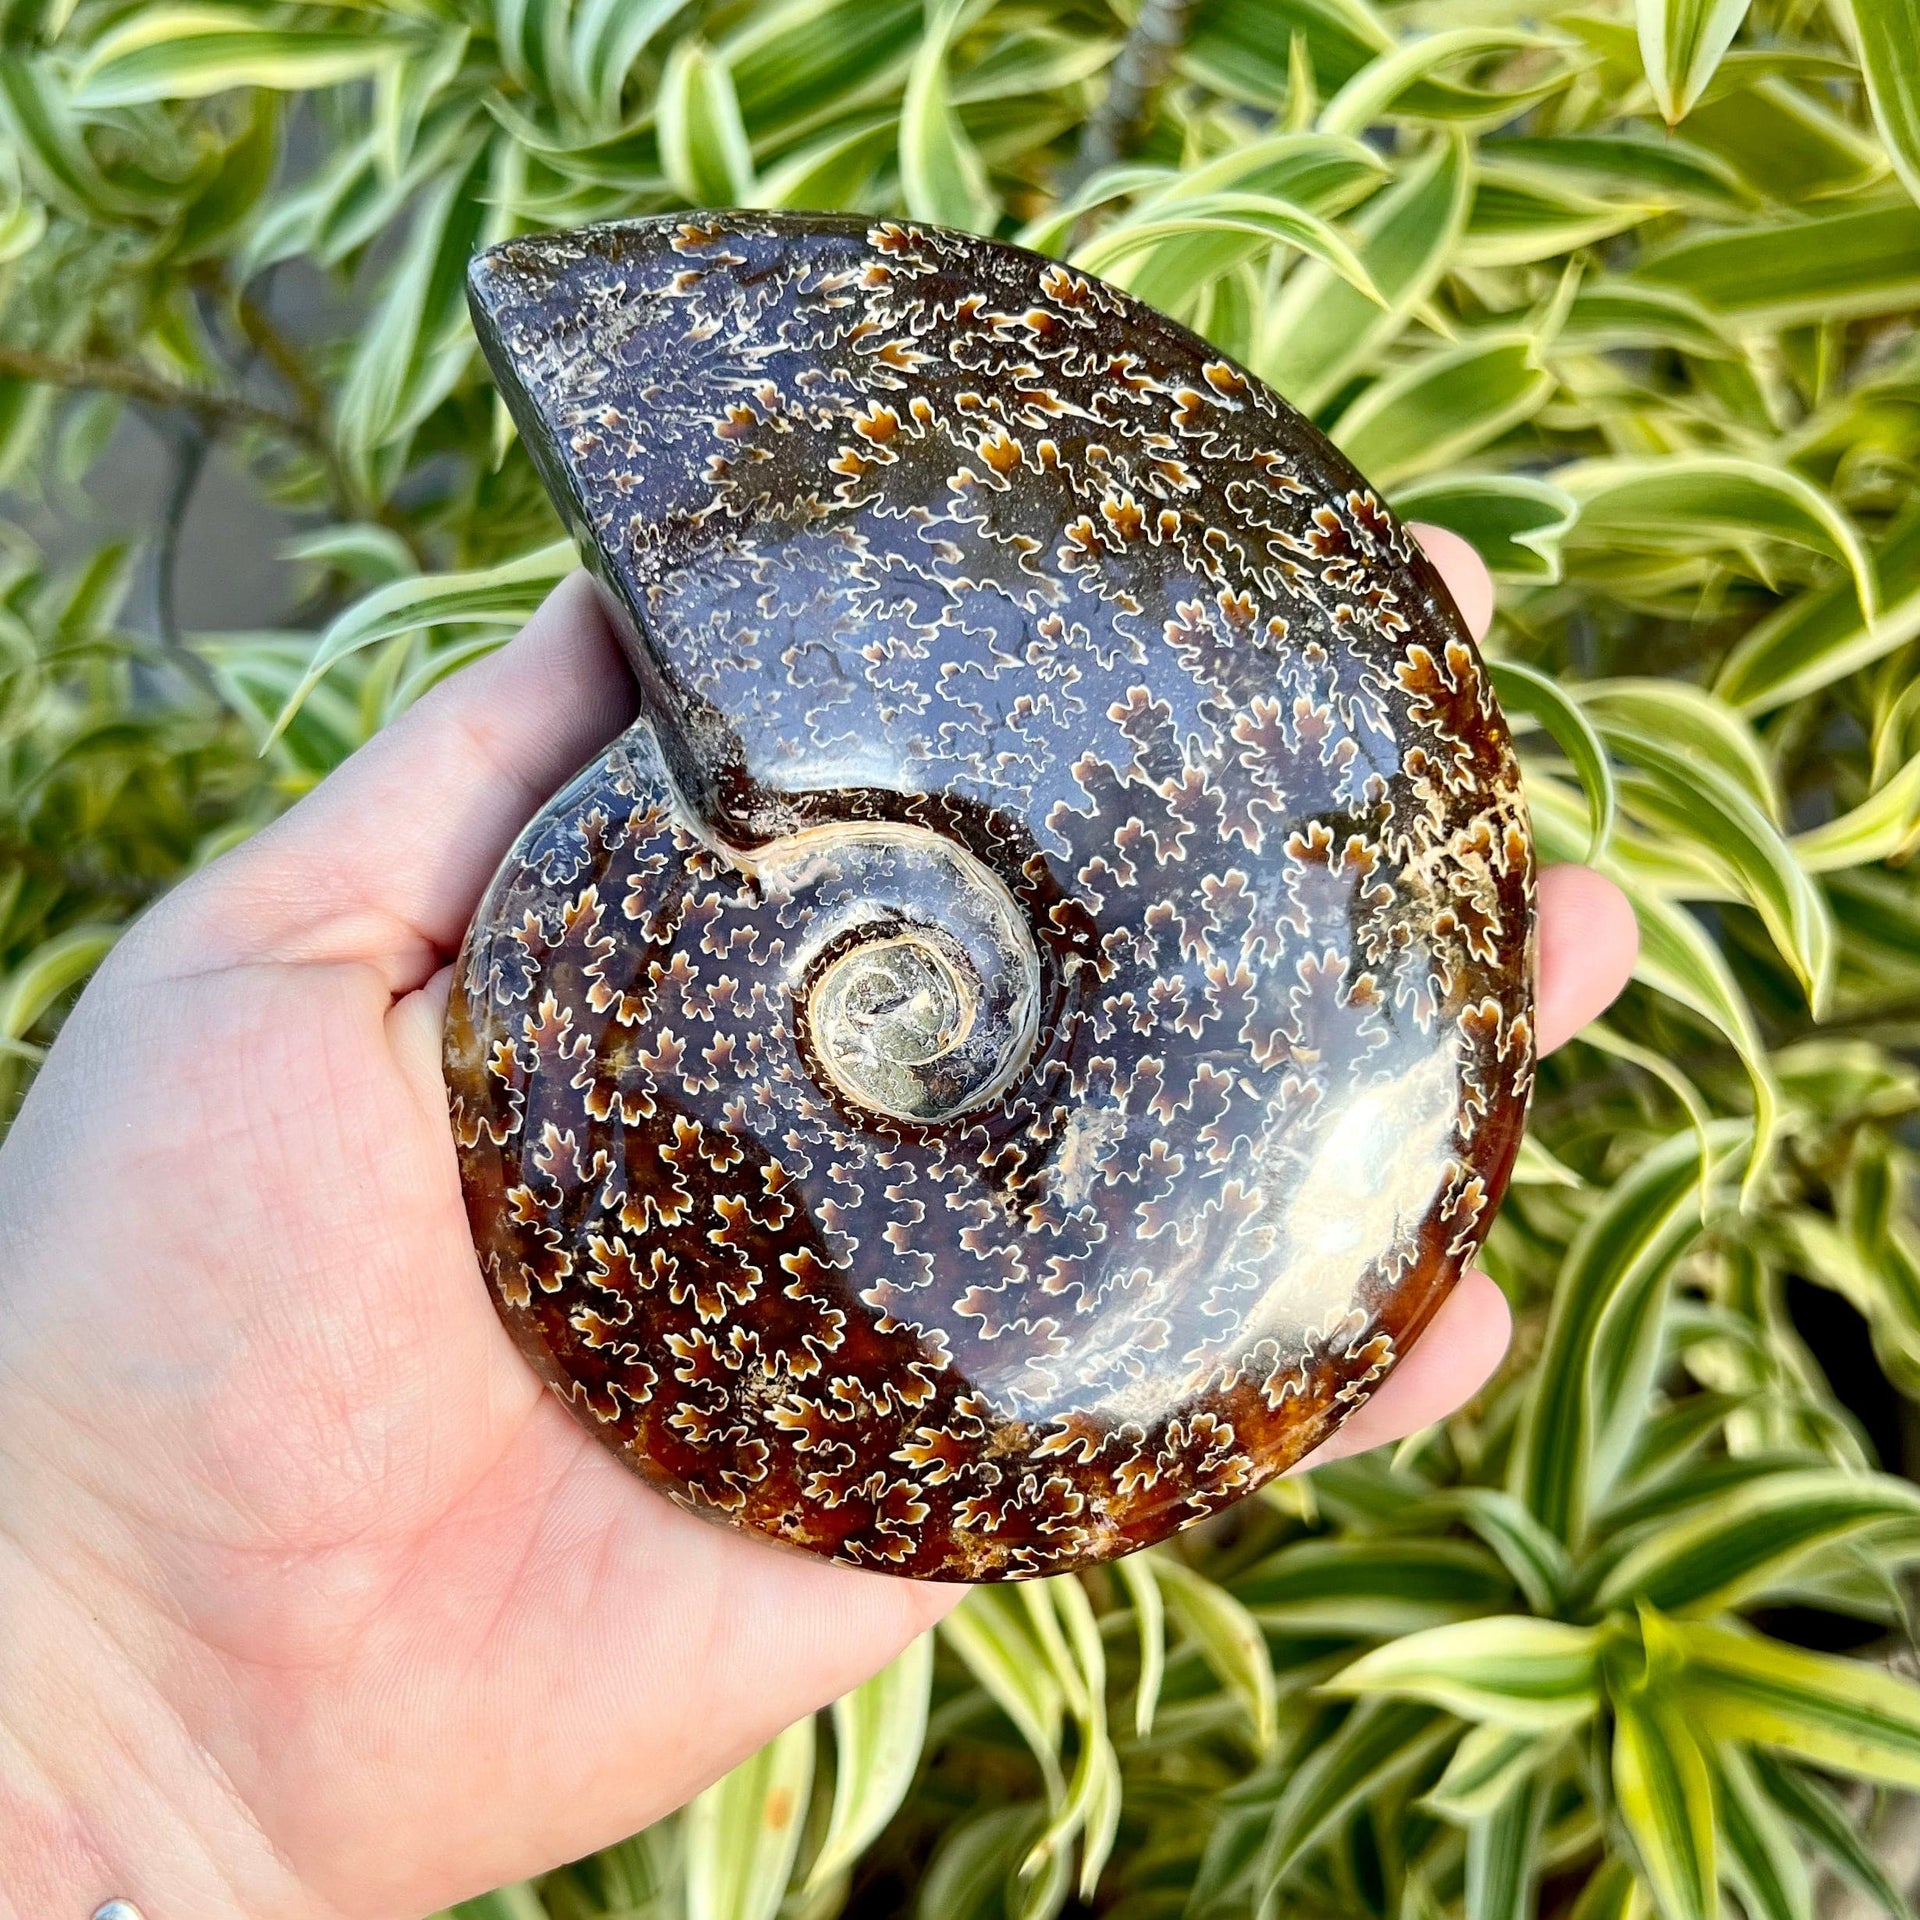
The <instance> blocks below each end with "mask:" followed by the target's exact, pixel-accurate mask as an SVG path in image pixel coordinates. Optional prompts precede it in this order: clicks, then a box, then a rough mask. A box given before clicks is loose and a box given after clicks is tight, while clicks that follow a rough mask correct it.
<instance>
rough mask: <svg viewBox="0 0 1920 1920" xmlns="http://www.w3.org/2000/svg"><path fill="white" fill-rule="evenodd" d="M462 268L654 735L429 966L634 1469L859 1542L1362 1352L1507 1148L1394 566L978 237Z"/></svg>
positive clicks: (1133, 1466)
mask: <svg viewBox="0 0 1920 1920" xmlns="http://www.w3.org/2000/svg"><path fill="white" fill-rule="evenodd" d="M471 286H472V294H473V305H474V310H475V315H476V319H477V321H478V324H479V326H480V331H481V337H482V340H483V342H484V344H485V346H486V350H487V353H488V356H489V358H490V360H491V362H492V364H493V366H494V369H495V371H496V375H497V377H498V379H499V381H500V384H501V386H502V390H503V391H504V392H505V394H506V395H507V397H508V401H509V404H510V405H511V406H512V408H513V410H514V413H515V416H516V418H517V420H518V422H519V425H520V428H521V432H522V434H523V436H524V438H525V439H526V441H527V443H528V445H529V447H530V448H531V449H532V450H533V452H534V454H535V457H536V459H537V460H538V461H539V463H540V466H541V469H542V472H543V474H544V476H545V478H546V480H547V483H548V485H549V487H550V488H551V489H552V491H553V492H554V495H555V498H556V499H557V500H558V501H559V502H561V504H562V506H563V508H564V511H565V512H566V514H567V516H568V519H569V521H570V523H571V524H572V526H573V527H574V529H575V532H576V534H577V535H578V537H579V538H580V540H581V543H582V548H583V551H585V552H587V553H588V554H589V556H590V558H591V559H592V560H593V563H594V564H595V566H596V570H597V571H598V572H599V573H600V575H601V577H602V580H603V583H604V584H605V586H606V587H607V589H608V592H609V595H610V599H611V601H612V602H613V603H614V605H615V608H616V612H617V614H618V617H619V619H620V621H621V624H622V625H623V626H624V627H625V628H626V640H627V644H628V650H629V653H630V656H631V658H632V661H633V665H634V669H635V672H636V675H637V677H638V679H639V682H640V686H641V696H642V708H643V713H642V718H641V720H640V721H639V722H638V723H637V724H636V725H635V726H634V728H633V729H632V730H631V731H630V732H629V733H627V734H626V735H625V736H624V737H623V738H622V739H621V740H620V741H619V742H617V743H616V744H615V745H614V746H613V747H612V748H611V749H610V750H609V751H608V752H607V753H606V755H605V756H604V757H602V758H601V759H599V760H598V761H596V762H595V763H594V764H593V765H592V766H590V767H588V768H587V769H586V770H585V771H584V772H583V773H582V774H581V775H580V776H579V777H578V778H577V779H576V780H575V781H574V782H573V783H572V784H571V785H570V786H569V787H568V788H567V789H566V790H565V791H564V792H562V793H561V794H559V795H558V796H556V797H555V799H554V800H553V802H552V803H551V804H550V805H549V806H548V808H547V809H546V810H545V811H544V812H543V813H542V814H541V816H540V817H539V818H538V819H537V820H536V821H535V822H534V823H533V824H532V825H531V826H530V827H529V828H528V829H527V831H526V833H525V835H524V836H523V837H522V839H521V841H520V843H519V844H518V846H517V847H516V848H515V849H514V851H513V853H512V854H511V856H510V857H509V859H508V860H507V862H506V864H505V866H504V868H503V869H502V871H501V873H500V875H499V877H498V878H497V880H496V881H495V882H494V884H493V886H492V888H491V890H490V892H489V894H488V896H487V898H486V900H485V902H484V903H483V905H482V907H481V910H480V914H479V916H478V918H477V920H476V922H475V925H474V928H473V931H472V933H471V935H470V937H469V940H468V944H467V948H466V951H465V954H464V957H463V960H462V964H461V968H460V972H459V977H458V981H457V986H456V991H455V994H454V996H453V1001H452V1007H451V1011H450V1015H449V1025H448V1036H447V1070H448V1078H449V1084H450V1089H451V1097H452V1109H453V1117H454V1125H455V1130H456V1134H457V1137H458V1141H459V1147H460V1155H461V1164H462V1170H463V1176H464V1180H465V1185H466V1193H467V1200H468V1206H469V1211H470V1214H471V1219H472V1224H473V1230H474V1235H475V1240H476V1244H477V1246H478V1248H479V1250H480V1254H481V1258H482V1264H483V1267H484V1269H485V1272H486V1276H487V1279H488V1281H489V1283H490V1284H491V1286H492V1287H493V1289H494V1292H495V1294H496V1297H497V1300H498V1304H499V1307H500V1311H501V1313H502V1315H503V1316H504V1318H505V1320H506V1323H507V1325H508V1327H509V1328H510V1329H511V1330H512V1332H513V1334H514V1336H515V1338H516V1339H517V1341H518V1342H519V1344H520V1346H521V1348H522V1349H523V1351H524V1352H525V1353H526V1354H527V1355H528V1357H529V1359H530V1360H531V1361H532V1363H533V1364H534V1365H535V1367H537V1368H538V1369H539V1371H540V1372H541V1373H542V1374H543V1376H544V1377H545V1378H546V1379H547V1380H548V1381H549V1382H550V1383H551V1384H552V1385H553V1386H554V1387H555V1388H556V1390H558V1391H559V1392H560V1393H561V1394H562V1395H563V1397H565V1398H566V1399H567V1400H568V1402H569V1403H570V1405H571V1406H572V1408H573V1410H574V1411H575V1413H576V1415H577V1416H578V1418H579V1419H580V1420H581V1421H582V1422H583V1423H584V1424H585V1425H586V1426H587V1427H589V1428H590V1429H591V1430H592V1431H593V1432H595V1433H596V1434H597V1435H598V1436H599V1437H600V1438H601V1439H602V1440H603V1441H605V1442H606V1444H607V1445H609V1446H610V1447H613V1448H615V1449H617V1450H618V1451H619V1452H620V1453H621V1454H622V1456H623V1457H624V1458H625V1459H626V1460H627V1461H628V1462H629V1463H630V1464H631V1465H632V1466H633V1467H634V1468H635V1469H636V1470H638V1471H639V1472H640V1473H642V1474H644V1475H645V1476H646V1477H647V1478H648V1479H649V1480H650V1481H652V1482H654V1483H655V1484H656V1485H657V1486H659V1487H660V1488H661V1489H662V1490H663V1491H665V1492H666V1493H667V1494H668V1495H670V1496H671V1497H672V1498H674V1499H676V1500H678V1501H680V1502H682V1503H684V1504H686V1505H688V1506H690V1507H693V1508H695V1509H696V1510H699V1511H701V1512H704V1513H708V1514H711V1515H713V1516H715V1517H718V1518H722V1519H725V1520H729V1521H731V1522H733V1523H735V1524H737V1525H740V1526H743V1527H747V1528H752V1529H756V1530H758V1531H760V1532H762V1533H764V1534H767V1535H769V1536H772V1537H774V1538H777V1539H781V1540H785V1541H788V1542H791V1543H793V1544H795V1545H798V1546H801V1547H806V1548H811V1549H813V1550H814V1551H817V1552H820V1553H825V1554H831V1555H833V1556H835V1557H837V1558H839V1559H843V1560H847V1561H851V1562H854V1563H856V1564H860V1565H865V1566H874V1567H883V1568H890V1569H893V1570H896V1571H900V1572H906V1573H912V1574H918V1575H923V1576H929V1577H936V1578H954V1579H977V1578H996V1577H1018V1576H1023V1575H1030V1574H1038V1573H1045V1572H1051V1571H1056V1570H1058V1569H1061V1568H1064V1567H1068V1566H1072V1565H1075V1564H1078V1563H1082V1562H1086V1561H1090V1560H1095V1559H1100V1558H1104V1557H1107V1556H1110V1555H1112V1554H1116V1553H1121V1552H1125V1551H1127V1550H1128V1549H1130V1548H1132V1547H1136V1546H1139V1545H1142V1544H1144V1543H1146V1542H1148V1541H1151V1540H1154V1539H1157V1538H1159V1537H1161V1536H1162V1535H1164V1534H1166V1533H1169V1532H1171V1531H1172V1530H1173V1529H1175V1528H1177V1527H1180V1526H1183V1525H1185V1524H1187V1523H1189V1522H1191V1521H1193V1520H1196V1519H1198V1518H1200V1517H1202V1516H1204V1515H1206V1514H1209V1513H1212V1512H1216V1511H1218V1510H1219V1509H1220V1508H1221V1507H1223V1506H1225V1505H1227V1504H1228V1503H1230V1502H1231V1501H1233V1500H1235V1499H1237V1498H1238V1497H1240V1496H1241V1495H1243V1494H1245V1493H1246V1492H1248V1491H1249V1490H1251V1489H1252V1488H1253V1487H1255V1486H1257V1485H1258V1484H1259V1483H1260V1482H1261V1481H1263V1480H1265V1479H1266V1478H1268V1477H1269V1476H1270V1475H1272V1474H1273V1473H1275V1472H1277V1471H1278V1470H1280V1469H1281V1468H1283V1467H1284V1466H1286V1465H1288V1464H1289V1463H1290V1462H1292V1461H1293V1460H1295V1459H1296V1458H1298V1457H1299V1456H1300V1455H1301V1454H1302V1453H1304V1452H1305V1451H1307V1450H1308V1449H1309V1448H1311V1447H1312V1446H1313V1445H1315V1444H1316V1443H1317V1442H1318V1441H1320V1440H1321V1439H1322V1438H1324V1437H1325V1436H1326V1434H1327V1433H1328V1432H1330V1431H1331V1429H1332V1428H1333V1427H1334V1426H1335V1425H1337V1424H1338V1422H1339V1421H1340V1420H1341V1419H1342V1418H1343V1417H1344V1415H1345V1414H1346V1412H1347V1411H1348V1410H1350V1409H1351V1407H1352V1406H1353V1405H1354V1404H1355V1403H1356V1402H1357V1401H1358V1400H1359V1399H1361V1398H1363V1397H1364V1396H1365V1395H1366V1394H1367V1393H1368V1392H1370V1391H1371V1390H1372V1389H1373V1387H1374V1386H1376V1385H1377V1384H1378V1382H1379V1381H1380V1380H1381V1379H1382V1378H1383V1377H1384V1376H1385V1375H1386V1373H1387V1371H1388V1370H1389V1369H1390V1368H1391V1367H1392V1365H1393V1364H1394V1362H1395V1360H1396V1358H1397V1357H1398V1356H1399V1355H1400V1354H1401V1353H1402V1352H1404V1350H1405V1348H1406V1346H1407V1343H1408V1342H1409V1341H1410V1340H1411V1339H1412V1338H1413V1337H1414V1336H1415V1334H1416V1333H1417V1332H1418V1331H1419V1329H1420V1328H1421V1326H1422V1325H1423V1324H1424V1323H1425V1322H1426V1320H1427V1319H1428V1317H1429V1316H1430V1315H1431V1313H1432V1311H1433V1309H1434V1308H1435V1307H1436V1306H1437V1305H1438V1303H1439V1301H1440V1300H1441V1298H1442V1297H1443V1296H1444V1294H1445V1293H1446V1290H1447V1288H1448V1287H1449V1286H1450V1285H1451V1284H1452V1282H1453V1280H1454V1279H1455V1278H1456V1277H1457V1275H1458V1274H1459V1272H1460V1271H1461V1269H1462V1267H1463V1266H1464V1264H1465V1263H1466V1261H1467V1260H1468V1259H1469V1258H1470V1257H1471V1255H1472V1254H1473V1252H1474V1250H1475V1249H1476V1248H1477V1246H1478V1244H1479V1242H1480V1240H1481V1238H1482V1237H1483V1235H1484V1234H1485V1232H1486V1229H1487V1227H1488V1225H1489V1224H1490V1221H1491V1217H1492V1211H1493V1208H1494V1206H1495V1205H1496V1203H1497V1201H1498V1198H1499V1195H1500V1192H1501V1190H1502V1188H1503V1186H1504V1184H1505V1181H1506V1177H1507V1173H1508V1170H1509V1167H1510V1165H1511V1163H1512V1159H1513V1155H1514V1152H1515V1150H1516V1147H1517V1144H1518V1140H1519V1134H1520V1128H1521V1122H1522V1115H1523V1111H1524V1106H1525V1100H1526V1095H1527V1091H1528V1088H1529V1085H1530V1081H1531V1075H1532V1054H1533V1049H1532V1034H1531V1014H1532V1004H1531V957H1532V955H1531V943H1532V854H1531V847H1530V842H1529V837H1528V832H1527V826H1526V821H1525V816H1524V812H1523V810H1522V807H1521V803H1520V800H1519V797H1518V792H1517V784H1516V774H1515V768H1514V764H1513V759H1512V755H1511V751H1510V747H1509V743H1508V739H1507V734H1506V731H1505V728H1504V726H1503V724H1502V722H1501V719H1500V716H1499V714H1498V711H1497V710H1496V708H1495V706H1494V704H1493V700H1492V697H1491V695H1490V693H1489V691H1488V687H1487V682H1486V677H1485V674H1484V672H1483V670H1482V667H1481V665H1480V662H1479V661H1478V659H1477V657H1476V655H1475V652H1474V650H1473V647H1472V646H1471V644H1470V643H1469V641H1468V639H1467V637H1466V635H1465V634H1464V632H1463V631H1462V629H1461V627H1460V623H1459V620H1458V617H1457V615H1456V613H1455V612H1454V609H1453V607H1452V605H1451V603H1450V602H1449V601H1448V600H1447V598H1446V595H1445V592H1444V590H1443V589H1442V588H1441V587H1440V585H1439V584H1438V581H1437V579H1436V577H1435V575H1434V574H1433V572H1432V570H1431V568H1430V567H1429V566H1428V564H1427V563H1426V561H1425V560H1424V558H1423V557H1422V556H1421V555H1420V554H1419V553H1418V552H1417V550H1416V549H1415V548H1414V547H1413V545H1412V544H1411V543H1410V542H1409V540H1408V538H1407V536H1406V535H1405V533H1404V532H1403V531H1402V530H1401V529H1400V527H1399V526H1398V525H1397V524H1396V523H1395V522H1394V520H1393V519H1392V517H1391V516H1390V515H1389V514H1388V513H1387V512H1386V511H1385V510H1384V509H1383V508H1382V506H1381V503H1380V501H1379V499H1378V498H1377V497H1376V495H1375V494H1374V493H1373V492H1372V491H1371V490H1370V489H1369V488H1368V486H1367V485H1366V483H1365V482H1364V481H1363V480H1362V479H1361V478H1360V477H1359V476H1358V475H1356V474H1355V473H1354V472H1353V471H1352V470H1351V469H1350V468H1349V467H1348V466H1347V465H1346V464H1345V462H1344V461H1343V460H1342V459H1341V458H1340V456H1339V455H1338V454H1337V453H1336V452H1335V451H1334V450H1333V449H1332V448H1331V447H1330V446H1329V445H1328V444H1327V443H1326V441H1325V440H1324V439H1323V438H1322V437H1321V436H1320V435H1319V434H1318V433H1317V432H1316V431H1315V430H1314V429H1313V428H1312V427H1310V426H1309V425H1307V424H1306V423H1305V422H1303V421H1302V420H1301V419H1300V418H1299V417H1298V416H1297V415H1296V414H1294V413H1293V412H1292V411H1291V410H1290V409H1289V408H1288V407H1287V406H1286V405H1285V404H1284V403H1283V402H1282V401H1280V400H1279V399H1278V398H1276V397H1275V396H1274V395H1273V394H1272V393H1270V392H1269V391H1267V390H1266V389H1265V388H1263V387H1262V386H1260V385H1259V384H1258V383H1257V382H1256V381H1254V380H1252V379H1250V378H1249V377H1248V376H1247V375H1246V374H1245V373H1243V372H1241V371H1240V370H1239V369H1237V368H1236V367H1234V366H1232V365H1230V364H1229V363H1227V362H1225V361H1223V360H1221V359H1219V358H1218V357H1217V356H1215V355H1213V354H1212V353H1211V352H1210V351H1209V350H1208V349H1207V347H1206V346H1205V345H1204V344H1203V343H1202V342H1200V341H1199V340H1197V339H1196V338H1194V337H1193V336H1192V335H1190V334H1189V333H1187V332H1185V331H1184V330H1183V329H1181V328H1179V327H1176V326H1174V325H1172V324H1171V323H1169V322H1167V321H1165V320H1163V319H1161V318H1160V317H1158V316H1157V315H1155V314H1153V313H1151V312H1149V311H1147V310H1146V309H1144V308H1142V307H1141V306H1139V305H1138V304H1137V303H1136V302H1133V301H1132V300H1130V299H1128V298H1127V297H1126V296H1124V295H1122V294H1119V293H1117V292H1115V291H1114V290H1113V289H1111V288H1108V287H1106V286H1104V285H1102V284H1101V283H1099V282H1097V281H1093V280H1089V279H1087V278H1086V277H1084V276H1082V275H1079V274H1076V273H1074V272H1072V271H1070V270H1069V269H1067V268H1065V267H1063V266H1060V265H1058V264H1055V263H1051V262H1048V261H1045V260H1042V259H1039V258H1037V257H1035V256H1033V255H1030V254H1026V253H1023V252H1020V251H1018V250H1016V249H1013V248H1007V247H1001V246H996V245H991V244H988V243H984V242H981V241H978V240H974V239H969V238H966V237H963V236H959V235H954V234H948V233H944V232H939V231H936V230H928V229H925V228H920V227H915V226H907V225H896V224H889V223H882V224H878V225H873V224H869V223H867V222H864V221H848V220H843V219H837V218H825V217H807V216H776V215H764V214H727V215H702V216H691V217H688V218H685V219H681V220H657V221H640V222H634V223H628V224H621V225H616V226H608V227H600V228H590V229H586V230H584V231H581V232H577V233H570V234H559V235H549V236H544V237H539V238H534V239H528V240H520V241H514V242H511V243H509V244H508V245H506V246H504V247H501V248H498V249H495V250H494V251H493V252H491V253H489V254H487V255H485V256H483V257H482V258H481V259H480V260H479V261H478V262H476V264H475V267H474V270H473V275H472V282H471Z"/></svg>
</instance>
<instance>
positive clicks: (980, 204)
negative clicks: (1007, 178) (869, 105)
mask: <svg viewBox="0 0 1920 1920" xmlns="http://www.w3.org/2000/svg"><path fill="white" fill-rule="evenodd" d="M966 6H967V0H926V13H927V24H926V33H925V36H924V38H923V39H922V40H921V43H920V50H919V51H918V52H917V53H916V54H915V55H914V58H913V69H912V71H911V72H910V73H909V75H908V76H907V90H906V96H905V98H904V99H903V100H902V101H901V104H900V185H901V190H902V191H903V193H904V194H905V196H906V202H907V211H908V212H909V213H911V214H912V215H913V216H914V217H915V218H916V219H918V220H933V221H937V222H938V223H939V224H941V225H942V226H949V227H962V228H965V229H967V230H968V231H971V232H975V233H989V232H991V231H992V229H993V223H994V221H995V219H996V218H997V216H998V213H999V207H998V204H997V203H996V201H995V200H994V197H993V194H992V191H991V190H990V188H989V187H988V185H987V172H986V168H985V166H984V165H983V164H982V162H981V159H980V154H979V151H978V150H977V149H976V148H975V146H974V144H973V142H972V141H971V140H970V139H968V137H967V132H966V129H965V128H964V127H963V126H962V125H961V124H960V116H959V114H958V113H957V112H956V111H955V109H954V105H953V100H952V96H951V92H950V89H949V86H948V81H947V55H948V51H949V49H950V47H951V44H952V41H953V36H954V33H955V32H956V30H957V29H958V27H959V24H960V19H961V16H962V14H963V13H964V12H965V10H966Z"/></svg>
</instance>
